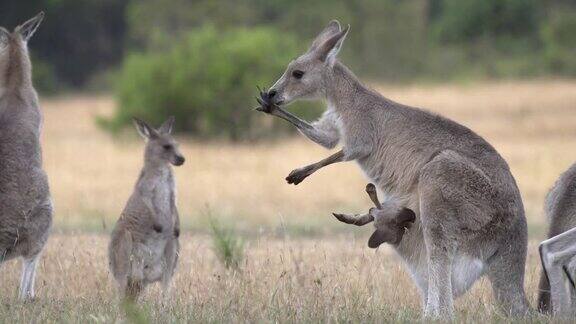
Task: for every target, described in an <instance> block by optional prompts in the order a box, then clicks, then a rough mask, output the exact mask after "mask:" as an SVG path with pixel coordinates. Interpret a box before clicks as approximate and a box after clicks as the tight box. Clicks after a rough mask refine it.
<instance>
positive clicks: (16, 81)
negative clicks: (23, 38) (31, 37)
mask: <svg viewBox="0 0 576 324" xmlns="http://www.w3.org/2000/svg"><path fill="white" fill-rule="evenodd" d="M8 55H9V57H8V66H7V67H6V75H5V76H4V80H5V84H4V88H5V91H6V92H16V91H22V90H26V89H33V88H32V64H31V63H30V58H29V57H28V50H27V49H26V45H25V44H23V43H22V42H18V41H12V43H11V45H10V50H9V54H8Z"/></svg>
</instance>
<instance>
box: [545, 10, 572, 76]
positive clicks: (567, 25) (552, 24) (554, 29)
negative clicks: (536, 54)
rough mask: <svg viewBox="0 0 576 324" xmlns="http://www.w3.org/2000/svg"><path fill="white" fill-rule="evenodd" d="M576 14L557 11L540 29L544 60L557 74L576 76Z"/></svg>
mask: <svg viewBox="0 0 576 324" xmlns="http://www.w3.org/2000/svg"><path fill="white" fill-rule="evenodd" d="M575 30H576V12H574V11H570V10H565V11H560V10H557V11H555V12H553V14H552V15H551V17H550V19H549V20H548V21H547V23H546V24H545V25H543V27H542V33H541V34H542V42H543V43H544V59H545V62H546V64H547V66H548V68H549V69H550V70H551V71H552V72H553V73H557V74H563V75H572V76H573V75H576V60H575V59H574V58H576V33H575V32H574V31H575Z"/></svg>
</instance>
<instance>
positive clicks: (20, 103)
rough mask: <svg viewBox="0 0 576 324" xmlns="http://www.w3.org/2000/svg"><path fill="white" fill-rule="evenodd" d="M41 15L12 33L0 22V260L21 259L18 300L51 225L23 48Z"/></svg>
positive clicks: (27, 290) (30, 283) (27, 293)
mask: <svg viewBox="0 0 576 324" xmlns="http://www.w3.org/2000/svg"><path fill="white" fill-rule="evenodd" d="M43 18H44V13H40V14H38V15H37V16H36V17H34V18H32V19H30V20H28V21H27V22H25V23H24V24H22V25H20V26H18V27H16V29H15V30H14V32H12V33H11V32H9V31H8V30H6V29H4V28H2V27H0V262H3V261H7V260H10V259H13V258H16V257H22V258H23V267H22V279H21V282H20V293H19V296H20V298H21V299H32V298H34V279H35V277H36V265H37V263H38V259H39V257H40V254H41V252H42V250H43V248H44V245H45V244H46V241H47V239H48V235H49V231H50V227H51V225H52V201H51V198H50V189H49V187H48V179H47V177H46V173H45V172H44V170H43V169H42V152H41V148H40V129H41V124H42V113H41V112H40V108H39V106H38V96H37V94H36V91H35V90H34V86H33V85H32V63H31V62H30V57H29V55H28V49H27V44H28V41H29V40H30V38H31V37H32V35H33V34H34V32H35V31H36V29H37V28H38V26H39V25H40V23H41V22H42V19H43Z"/></svg>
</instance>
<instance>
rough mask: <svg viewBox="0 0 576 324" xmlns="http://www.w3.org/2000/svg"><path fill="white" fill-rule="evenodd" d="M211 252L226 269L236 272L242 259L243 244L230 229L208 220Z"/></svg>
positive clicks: (213, 220)
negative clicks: (210, 231) (210, 234)
mask: <svg viewBox="0 0 576 324" xmlns="http://www.w3.org/2000/svg"><path fill="white" fill-rule="evenodd" d="M210 227H211V229H212V244H213V250H214V253H215V254H216V256H217V257H218V259H219V260H220V261H221V262H222V264H223V265H224V267H226V269H234V270H238V269H239V268H240V263H241V262H242V259H243V257H244V243H243V242H242V240H241V239H240V238H239V237H238V236H237V235H236V233H234V231H233V230H232V229H230V228H225V227H223V226H222V225H221V224H220V223H218V222H217V221H216V220H215V219H213V218H211V219H210Z"/></svg>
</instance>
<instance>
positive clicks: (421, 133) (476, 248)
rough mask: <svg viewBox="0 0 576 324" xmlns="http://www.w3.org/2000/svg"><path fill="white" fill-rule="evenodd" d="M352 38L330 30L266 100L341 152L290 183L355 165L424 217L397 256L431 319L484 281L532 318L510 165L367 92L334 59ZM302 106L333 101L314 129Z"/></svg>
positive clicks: (464, 131) (442, 125)
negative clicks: (295, 108) (297, 109)
mask: <svg viewBox="0 0 576 324" xmlns="http://www.w3.org/2000/svg"><path fill="white" fill-rule="evenodd" d="M347 33H348V28H346V29H342V28H341V27H340V24H339V23H338V22H336V21H333V22H331V23H330V24H329V25H328V27H327V28H326V29H325V30H324V31H323V32H322V33H320V35H319V36H318V37H317V38H316V40H315V41H314V43H313V44H312V46H311V48H310V49H309V50H308V52H306V53H305V54H303V55H302V56H300V57H299V58H297V59H295V60H294V61H292V62H291V63H290V64H289V65H288V68H287V69H286V71H285V72H284V74H283V75H282V77H281V78H280V79H279V80H278V81H277V82H276V83H275V84H274V85H273V86H272V87H271V89H270V90H269V91H267V92H262V93H261V95H260V98H259V103H260V105H261V106H260V108H259V110H261V111H263V112H266V113H268V114H272V115H274V116H277V117H280V118H282V119H285V120H287V121H289V122H291V123H292V124H294V125H295V126H296V127H297V128H298V129H299V130H300V132H302V133H303V134H304V135H305V136H307V137H308V138H309V139H311V140H312V141H314V142H316V143H318V144H320V145H322V146H324V147H327V148H332V147H334V146H335V145H336V144H337V143H338V142H342V144H343V148H342V150H340V151H338V152H337V153H335V154H333V155H331V156H329V157H328V158H326V159H323V160H321V161H319V162H317V163H313V164H311V165H308V166H305V167H302V168H300V169H296V170H294V171H292V172H291V173H290V174H289V176H288V177H287V178H286V180H287V181H288V183H293V184H298V183H300V182H301V181H303V180H304V179H305V178H306V177H308V176H309V175H311V174H312V173H314V172H315V171H317V170H319V169H320V168H322V167H324V166H327V165H330V164H333V163H338V162H343V161H352V160H355V161H356V162H357V163H358V165H359V166H360V168H361V169H362V170H363V172H364V173H365V174H366V175H367V176H368V178H369V179H370V180H371V182H373V183H374V184H375V185H376V186H377V187H378V189H379V190H380V191H381V192H382V193H383V194H385V195H386V200H391V201H392V200H395V201H397V205H399V206H405V207H407V208H409V209H411V210H413V211H414V212H415V214H416V221H415V224H414V225H413V226H412V228H411V229H410V230H408V231H406V233H405V234H404V236H403V237H402V240H401V242H400V243H399V244H398V245H397V246H396V247H395V249H396V251H397V252H398V254H399V255H400V256H401V257H402V258H403V259H404V261H405V263H406V265H407V266H408V268H409V271H410V273H411V274H412V277H413V279H414V281H415V282H416V284H417V286H418V287H419V289H420V292H421V295H422V303H423V306H424V311H425V315H427V316H431V317H437V316H442V317H445V316H451V315H452V314H453V298H454V297H455V296H458V295H460V294H462V293H464V292H465V291H466V290H468V288H469V287H470V286H471V285H472V284H473V283H474V282H475V281H476V279H477V278H478V277H480V276H482V275H484V274H486V275H487V276H488V278H489V279H490V281H491V283H492V287H493V291H494V295H495V297H496V299H497V300H498V301H499V303H500V304H501V306H502V307H503V310H504V311H505V312H506V313H509V314H514V315H523V314H525V313H526V312H527V311H528V304H527V301H526V297H525V293H524V265H525V261H526V245H527V229H526V218H525V215H524V207H523V204H522V199H521V197H520V192H519V190H518V187H517V185H516V182H515V180H514V178H513V177H512V174H511V173H510V170H509V167H508V165H507V164H506V162H505V161H504V159H503V158H502V157H501V156H500V155H499V154H498V152H496V150H495V149H494V148H493V147H492V146H491V145H490V144H488V143H487V142H486V141H485V140H484V139H483V138H481V137H480V136H478V135H477V134H475V133H474V132H473V131H471V130H470V129H468V128H466V127H464V126H462V125H460V124H458V123H456V122H454V121H451V120H449V119H446V118H443V117H441V116H438V115H435V114H432V113H430V112H427V111H424V110H421V109H418V108H413V107H409V106H406V105H402V104H399V103H396V102H393V101H391V100H389V99H386V98H384V97H382V96H381V95H380V94H378V93H377V92H375V91H373V90H371V89H369V88H367V87H366V86H364V85H363V84H362V83H361V82H360V81H359V80H358V79H357V78H356V77H355V76H354V74H353V73H352V72H351V71H350V70H348V69H347V68H346V67H345V66H344V65H343V64H342V63H340V62H339V61H338V60H337V59H336V56H337V53H338V51H339V49H340V48H341V46H342V43H343V41H344V39H345V37H346V35H347ZM302 98H307V99H314V98H322V99H325V100H326V101H327V102H328V110H327V111H326V113H325V114H324V115H323V116H322V118H321V119H319V120H318V121H316V122H314V123H312V124H308V123H307V122H305V121H303V120H301V119H299V118H297V117H296V116H293V115H292V114H290V113H288V112H287V111H285V110H284V109H283V107H284V106H285V105H287V104H289V103H291V102H293V101H295V100H297V99H302Z"/></svg>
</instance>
